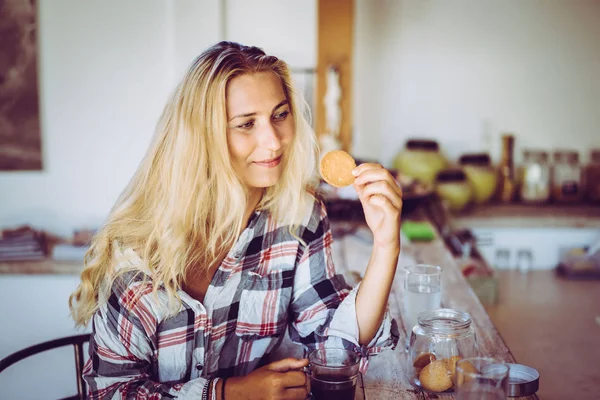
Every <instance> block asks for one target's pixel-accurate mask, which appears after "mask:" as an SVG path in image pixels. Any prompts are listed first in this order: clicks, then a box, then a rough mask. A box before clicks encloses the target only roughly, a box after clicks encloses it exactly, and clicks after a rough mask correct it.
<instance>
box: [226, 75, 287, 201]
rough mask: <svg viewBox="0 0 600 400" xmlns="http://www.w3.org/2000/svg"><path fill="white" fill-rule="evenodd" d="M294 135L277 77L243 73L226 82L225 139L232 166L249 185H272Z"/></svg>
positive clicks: (279, 174) (280, 169) (277, 177)
mask: <svg viewBox="0 0 600 400" xmlns="http://www.w3.org/2000/svg"><path fill="white" fill-rule="evenodd" d="M293 137H294V117H293V116H292V114H291V112H290V105H289V104H288V101H287V99H286V97H285V93H284V91H283V87H282V84H281V81H280V80H279V77H278V76H277V75H275V74H274V73H272V72H257V73H252V74H244V75H240V76H237V77H235V78H233V79H232V80H231V81H229V84H228V85H227V143H228V145H229V153H230V154H231V159H232V162H233V169H234V170H235V172H236V174H237V175H238V177H239V178H240V179H241V181H242V182H243V183H244V184H245V185H246V186H247V187H248V188H249V189H253V188H266V187H269V186H273V185H274V184H275V183H277V181H278V180H279V178H280V177H281V174H282V172H283V164H284V163H283V161H285V158H286V152H287V151H289V150H290V143H291V142H292V139H293Z"/></svg>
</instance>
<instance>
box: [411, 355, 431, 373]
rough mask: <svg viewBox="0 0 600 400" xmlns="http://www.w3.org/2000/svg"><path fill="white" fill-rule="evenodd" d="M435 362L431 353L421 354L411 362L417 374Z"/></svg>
mask: <svg viewBox="0 0 600 400" xmlns="http://www.w3.org/2000/svg"><path fill="white" fill-rule="evenodd" d="M433 361H435V355H434V354H432V353H421V354H419V356H418V357H417V358H415V360H414V361H413V367H415V369H416V370H417V374H418V373H419V372H421V370H422V369H423V368H425V367H426V366H427V365H428V364H429V363H431V362H433Z"/></svg>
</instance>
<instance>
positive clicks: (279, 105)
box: [273, 99, 289, 112]
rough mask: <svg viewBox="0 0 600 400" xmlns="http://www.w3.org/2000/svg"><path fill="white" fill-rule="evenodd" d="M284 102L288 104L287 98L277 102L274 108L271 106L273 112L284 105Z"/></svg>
mask: <svg viewBox="0 0 600 400" xmlns="http://www.w3.org/2000/svg"><path fill="white" fill-rule="evenodd" d="M286 104H289V102H288V101H287V99H285V100H283V101H282V102H280V103H279V104H277V105H276V106H275V107H274V108H273V112H275V110H277V109H278V108H280V107H283V106H285V105H286Z"/></svg>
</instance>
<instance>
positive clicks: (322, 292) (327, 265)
mask: <svg viewBox="0 0 600 400" xmlns="http://www.w3.org/2000/svg"><path fill="white" fill-rule="evenodd" d="M319 204H320V210H319V214H318V225H317V228H316V229H315V231H314V233H315V234H314V238H313V240H311V241H310V242H309V243H308V244H307V246H306V247H305V249H304V251H303V253H302V255H301V257H300V260H299V262H298V265H297V268H296V273H295V277H294V289H293V297H292V304H291V321H292V322H291V324H290V338H291V339H292V340H293V341H295V342H297V343H300V344H302V345H304V346H305V347H307V348H308V350H312V349H315V348H322V347H343V348H346V349H351V350H354V351H357V352H359V353H361V355H362V356H363V360H364V361H363V367H362V369H363V371H364V370H366V367H367V362H366V361H367V360H368V357H369V356H372V355H375V354H377V353H379V352H381V351H382V350H384V349H389V348H392V349H393V348H395V346H396V344H397V343H398V337H399V333H398V327H397V324H396V321H395V320H393V319H392V318H391V317H390V315H389V312H387V310H386V313H385V315H384V318H383V321H382V323H381V326H380V327H379V330H378V332H377V333H376V334H375V336H374V338H373V339H372V340H371V342H370V343H369V344H367V345H366V346H361V345H360V344H359V342H358V339H359V329H358V321H357V318H356V294H357V291H358V288H359V287H360V284H359V285H358V286H356V287H355V288H353V289H352V288H350V287H349V286H348V285H347V283H346V282H345V280H344V278H343V276H342V275H341V274H338V273H337V272H336V270H335V267H334V263H333V258H332V255H331V245H332V243H333V238H332V234H331V229H330V227H329V220H328V218H327V214H326V211H325V208H324V206H323V205H322V204H321V203H319Z"/></svg>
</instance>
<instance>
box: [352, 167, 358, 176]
mask: <svg viewBox="0 0 600 400" xmlns="http://www.w3.org/2000/svg"><path fill="white" fill-rule="evenodd" d="M357 168H358V167H356V168H354V169H353V170H352V175H354V176H358V169H357Z"/></svg>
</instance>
